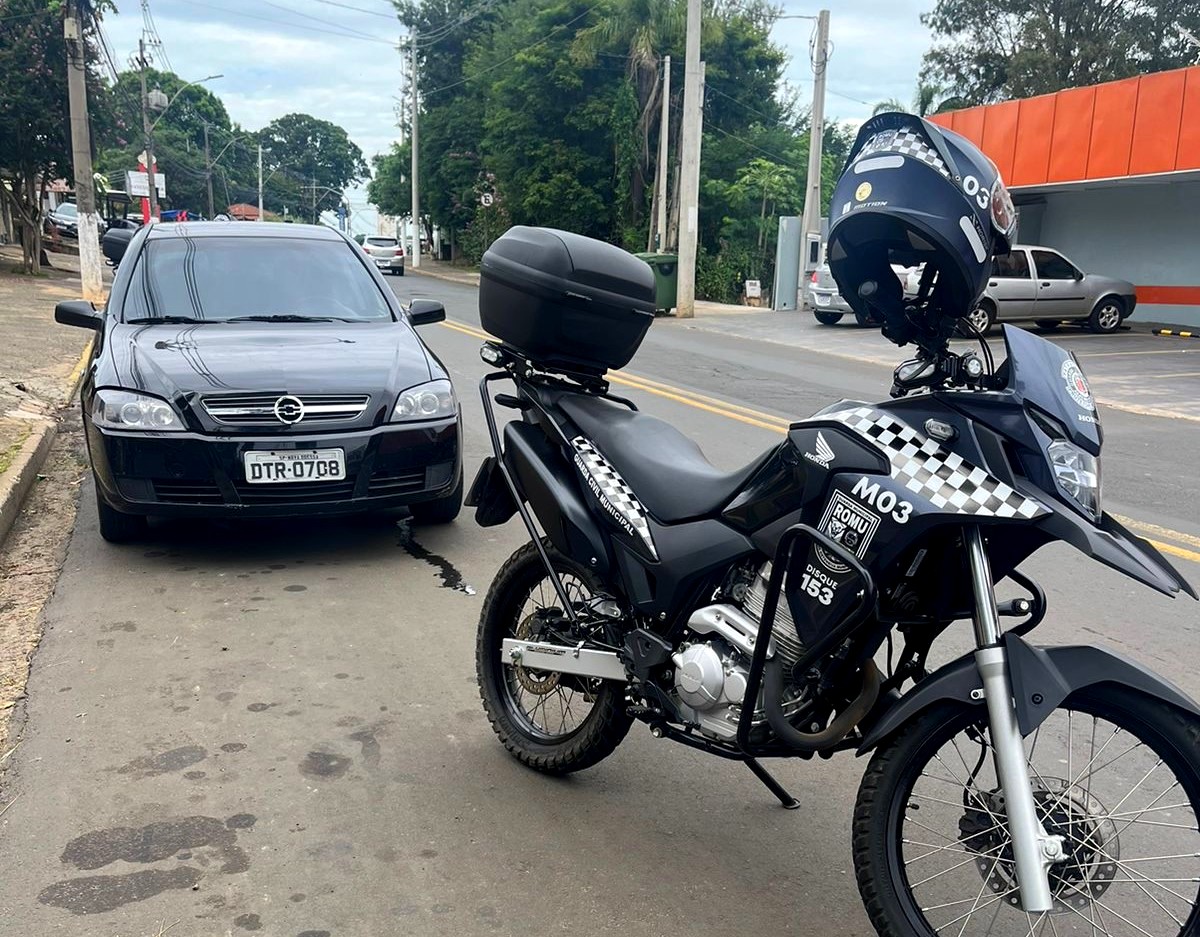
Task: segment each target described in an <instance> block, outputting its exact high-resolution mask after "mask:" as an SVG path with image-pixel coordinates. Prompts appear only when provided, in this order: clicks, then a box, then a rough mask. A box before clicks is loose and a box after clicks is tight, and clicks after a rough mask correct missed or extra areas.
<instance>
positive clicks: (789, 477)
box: [467, 113, 1200, 937]
mask: <svg viewBox="0 0 1200 937" xmlns="http://www.w3.org/2000/svg"><path fill="white" fill-rule="evenodd" d="M831 215H832V217H833V222H832V224H831V227H830V236H829V248H828V250H829V260H830V267H831V270H832V273H833V276H834V277H835V279H836V280H837V283H838V286H839V289H840V290H841V293H842V295H843V296H845V297H847V298H848V300H849V301H850V302H851V304H852V305H853V306H854V308H855V311H856V312H859V313H861V314H862V315H865V316H867V317H870V318H871V319H872V320H873V321H875V322H876V323H878V324H879V325H880V327H881V329H882V332H883V334H884V335H885V336H886V337H887V338H889V339H890V340H891V341H893V342H895V343H896V344H897V345H901V346H903V345H906V344H911V345H913V346H915V348H916V354H915V356H914V357H913V358H911V359H910V360H908V361H905V362H904V363H902V364H901V365H900V366H899V367H897V368H896V370H895V375H894V385H893V387H892V391H891V398H890V399H889V400H887V401H886V402H882V403H865V402H859V401H841V402H840V403H836V404H833V405H832V406H829V407H827V408H826V409H824V410H822V411H820V412H818V413H817V414H815V415H813V416H811V417H809V418H808V419H804V420H800V421H798V422H796V423H794V424H792V426H791V428H790V430H789V432H788V434H787V437H786V439H784V440H783V441H782V442H780V443H779V444H778V445H776V446H774V447H773V448H771V449H769V450H768V451H766V452H763V453H760V454H758V455H756V456H755V457H754V458H753V459H751V460H750V461H749V462H748V463H747V464H746V465H745V466H743V467H742V468H740V469H738V470H736V471H733V472H721V471H718V470H717V469H716V468H714V467H713V466H712V465H710V464H709V463H708V462H707V461H706V459H705V458H704V456H703V454H702V453H701V451H700V449H699V448H698V447H697V446H696V444H695V443H694V442H692V441H691V440H690V439H688V438H687V437H685V436H684V435H682V434H681V433H680V432H679V431H678V430H676V429H674V428H673V427H672V426H670V425H668V424H667V423H664V422H662V421H661V420H658V419H656V418H654V417H652V416H649V415H647V414H644V413H642V412H640V411H639V410H638V409H637V408H636V407H635V406H634V404H633V403H632V402H631V401H629V400H625V399H622V398H621V397H619V396H617V395H616V394H614V393H613V392H612V389H611V387H610V384H609V382H608V381H607V380H606V379H605V373H606V371H607V370H608V369H613V368H619V367H622V366H624V365H625V364H626V363H627V362H628V361H629V360H630V359H631V358H632V356H633V354H634V353H635V352H636V350H637V348H638V345H639V343H640V342H641V340H642V338H643V336H644V334H645V332H646V330H647V328H648V327H649V325H650V323H651V322H652V320H653V316H654V283H653V279H652V276H651V274H650V271H649V268H648V267H646V266H645V265H644V264H643V263H641V261H639V260H636V259H635V258H633V257H631V256H629V255H627V254H625V253H624V252H622V251H620V250H618V249H616V248H614V247H611V246H609V245H606V244H602V243H600V242H597V241H594V240H590V239H587V238H583V237H580V236H578V235H573V234H568V233H565V232H561V231H553V230H549V229H543V228H528V227H517V228H513V229H512V230H510V231H509V232H508V233H507V234H506V235H505V236H503V237H502V238H500V239H499V240H498V241H496V242H495V244H493V246H492V247H491V249H490V250H489V251H488V253H487V254H486V255H485V257H484V260H483V265H482V284H481V289H480V314H481V318H482V322H483V325H484V327H485V328H486V329H487V330H488V331H489V332H490V333H491V334H492V335H493V336H496V338H497V340H496V341H492V342H489V343H487V344H485V345H484V347H483V348H482V350H481V354H482V356H483V358H484V360H485V361H486V362H488V363H490V364H491V365H494V366H495V370H494V371H493V372H492V373H490V374H488V375H487V376H486V377H485V378H484V379H483V381H482V383H481V393H482V395H483V399H484V412H485V415H486V417H487V423H488V429H489V432H490V435H491V441H492V446H493V450H494V454H493V455H492V456H491V457H489V458H488V459H486V460H485V462H484V464H483V465H482V467H481V468H480V471H479V474H478V476H477V478H476V479H475V483H474V485H473V487H472V490H471V492H470V495H469V497H468V499H467V503H468V504H470V505H473V506H475V508H476V519H477V521H478V523H479V524H481V525H483V526H492V525H497V524H502V523H505V522H506V521H508V520H509V519H510V518H512V517H514V516H516V515H519V516H520V519H521V521H522V522H523V523H524V525H525V527H526V528H527V529H528V531H529V534H530V538H531V539H530V542H529V543H528V544H526V545H525V546H523V547H522V548H520V549H519V550H517V551H516V553H514V554H513V555H512V557H511V558H510V559H509V560H508V561H507V562H506V563H505V564H504V565H503V567H502V568H501V569H500V570H499V572H498V573H497V575H496V578H495V580H494V581H493V583H492V585H491V587H490V590H489V592H488V594H487V598H486V601H485V602H484V606H483V612H482V616H481V620H480V624H479V631H478V639H477V657H476V665H477V671H478V680H479V687H480V693H481V696H482V699H483V705H484V708H485V710H486V712H487V715H488V718H489V719H490V721H491V723H492V726H493V728H494V729H495V731H496V734H497V735H498V736H499V738H500V741H501V742H502V743H503V744H504V746H505V747H506V748H507V749H508V751H509V752H510V753H511V754H512V755H513V756H515V757H516V758H517V759H519V760H520V761H521V762H522V763H524V764H526V765H528V766H529V767H531V768H534V769H536V770H538V771H542V772H545V773H549V774H561V773H566V772H573V771H578V770H581V769H583V768H587V767H589V766H591V765H594V764H596V763H597V762H598V761H600V760H601V759H602V758H604V757H605V756H607V755H608V754H609V753H611V752H612V751H613V750H614V748H615V747H616V746H617V745H618V744H619V743H620V742H621V740H622V738H623V737H624V736H625V734H626V732H627V731H628V730H629V728H630V726H631V725H632V723H633V722H635V721H640V722H644V723H646V724H648V725H649V727H650V730H651V731H652V733H653V734H654V735H655V736H659V737H666V738H670V739H674V740H675V741H677V742H680V743H682V744H684V745H688V746H691V747H693V748H696V749H700V750H702V751H705V752H708V753H710V754H712V755H716V756H718V757H721V758H726V759H731V760H734V761H740V762H743V763H744V764H745V765H746V766H747V767H748V768H749V769H750V770H751V771H752V772H754V774H755V775H756V776H757V777H758V778H759V780H761V781H762V783H763V784H764V785H766V787H767V788H768V789H769V790H770V791H771V792H772V793H773V794H774V795H775V796H776V797H777V798H778V799H779V801H780V802H781V803H782V804H783V806H785V807H789V808H793V807H797V806H799V805H798V804H797V803H796V801H795V800H794V799H793V798H792V797H791V796H790V795H789V794H788V793H787V791H786V790H785V789H784V788H783V787H782V786H781V785H780V784H779V783H778V782H777V781H776V780H775V778H774V777H773V776H772V775H771V774H770V773H769V772H768V771H767V770H766V769H765V768H764V767H763V766H762V764H761V763H760V762H761V759H765V758H788V757H800V758H811V757H812V756H814V755H820V756H822V757H830V756H832V755H834V754H835V753H837V752H842V751H850V752H855V753H856V754H858V755H860V756H866V755H870V761H869V763H868V765H867V768H866V772H865V774H864V776H863V779H862V783H861V787H860V789H859V794H858V801H857V806H856V809H855V811H854V820H853V856H854V863H855V868H856V874H857V879H858V885H859V889H860V892H861V895H862V898H863V901H864V904H865V907H866V910H867V913H868V915H869V917H870V920H871V922H872V924H873V925H874V927H875V929H876V930H877V931H878V933H879V934H881V935H885V937H911V935H920V937H931V935H938V937H941V935H954V937H972V935H983V934H988V935H1013V937H1028V935H1033V937H1041V935H1043V934H1047V935H1052V937H1066V935H1068V934H1070V935H1087V937H1097V935H1113V937H1115V935H1122V937H1124V935H1142V937H1174V935H1180V937H1195V935H1197V934H1200V912H1197V905H1198V901H1197V897H1198V892H1200V833H1198V831H1197V816H1198V815H1200V709H1198V708H1197V704H1196V703H1195V702H1194V701H1193V700H1192V699H1191V698H1189V697H1188V696H1187V695H1186V694H1185V693H1184V692H1183V691H1181V690H1180V689H1178V688H1176V687H1174V686H1172V685H1171V684H1169V683H1168V682H1167V681H1165V680H1164V679H1162V678H1161V677H1159V676H1157V675H1156V674H1154V673H1152V672H1150V671H1149V670H1147V669H1146V668H1144V667H1143V666H1141V665H1140V664H1138V663H1135V662H1134V661H1132V660H1129V659H1126V658H1124V657H1122V656H1119V655H1118V654H1116V653H1113V652H1111V651H1108V650H1106V649H1104V648H1101V647H1096V646H1094V645H1086V644H1084V645H1078V646H1068V647H1042V646H1039V645H1037V644H1035V643H1033V642H1032V641H1031V640H1030V633H1031V632H1032V631H1033V629H1034V628H1035V627H1036V626H1037V625H1038V624H1039V623H1040V622H1041V621H1042V620H1043V618H1044V616H1045V615H1046V613H1047V599H1046V593H1045V592H1044V590H1043V589H1042V588H1041V586H1039V585H1038V583H1037V582H1036V581H1035V580H1034V579H1033V578H1032V577H1031V576H1030V575H1029V574H1028V572H1026V571H1024V570H1023V569H1022V564H1024V563H1025V561H1026V560H1027V559H1029V558H1030V557H1031V556H1032V555H1033V554H1034V553H1035V552H1036V551H1037V550H1038V549H1039V548H1040V547H1042V546H1044V545H1046V544H1047V543H1050V542H1053V541H1063V542H1065V543H1067V544H1070V545H1071V546H1072V547H1074V548H1076V549H1077V550H1079V551H1081V552H1082V553H1084V554H1086V555H1088V556H1090V557H1093V558H1094V559H1096V560H1098V561H1099V562H1101V563H1104V564H1105V565H1107V566H1109V567H1111V568H1113V569H1116V570H1119V571H1120V572H1122V573H1124V574H1126V575H1128V576H1130V577H1131V578H1133V579H1135V580H1137V581H1139V582H1140V583H1143V584H1144V585H1147V586H1149V587H1150V588H1152V589H1156V590H1158V591H1159V592H1162V593H1165V594H1167V595H1174V594H1176V593H1178V592H1180V591H1183V592H1186V593H1187V594H1188V595H1190V596H1192V597H1193V598H1195V597H1196V593H1195V592H1194V590H1193V589H1192V588H1191V586H1189V585H1188V583H1187V582H1185V581H1184V579H1183V578H1182V577H1181V576H1180V575H1179V574H1178V573H1177V572H1176V571H1175V570H1174V569H1173V568H1172V567H1171V566H1170V564H1169V563H1168V562H1167V561H1166V560H1165V559H1164V558H1163V557H1162V556H1161V555H1160V554H1159V553H1158V552H1157V551H1156V550H1155V549H1154V548H1153V547H1152V546H1151V545H1150V544H1148V543H1147V542H1146V541H1144V540H1141V539H1139V538H1137V537H1136V536H1134V535H1133V534H1131V533H1130V532H1129V531H1128V530H1126V529H1125V528H1123V527H1122V526H1121V525H1120V524H1119V523H1118V522H1117V521H1116V520H1114V519H1113V518H1112V517H1111V516H1109V515H1107V514H1105V513H1103V510H1102V506H1101V503H1100V464H1099V456H1100V448H1101V442H1102V432H1101V426H1100V418H1099V416H1098V414H1097V410H1096V405H1095V402H1094V400H1093V398H1092V394H1091V391H1090V389H1089V387H1088V383H1087V379H1086V378H1085V376H1084V374H1083V371H1082V369H1081V368H1080V366H1079V364H1078V362H1077V361H1076V360H1075V358H1074V357H1073V355H1071V354H1070V353H1069V352H1067V351H1065V350H1063V349H1061V348H1059V347H1057V346H1056V345H1054V344H1051V343H1049V342H1047V341H1044V340H1043V339H1041V338H1038V337H1036V336H1034V335H1032V334H1030V333H1028V332H1025V331H1022V330H1020V329H1016V328H1013V327H1011V326H1006V327H1005V329H1004V343H1005V346H1006V351H1007V355H1006V357H1005V359H1004V360H1003V361H1002V362H1001V363H1000V364H998V365H997V364H996V362H995V361H994V360H993V357H992V354H991V352H990V350H989V348H988V345H987V343H986V342H984V341H982V337H981V336H976V337H978V338H980V346H981V348H980V351H979V352H978V353H976V352H974V351H965V352H963V351H953V350H951V347H950V339H951V337H952V336H955V335H962V334H964V332H965V331H967V330H969V329H970V326H969V325H968V324H966V323H965V318H964V317H965V316H966V314H967V313H968V312H969V310H970V309H971V308H972V307H973V304H974V302H975V301H976V300H977V299H978V297H979V295H980V293H981V292H982V289H983V286H984V283H985V281H986V280H987V277H988V274H989V271H990V268H991V261H992V256H993V254H996V253H1003V252H1005V251H1007V250H1008V249H1009V245H1010V243H1011V239H1012V237H1013V234H1014V229H1015V212H1014V209H1013V204H1012V201H1011V199H1010V197H1009V194H1008V192H1007V190H1006V189H1005V186H1004V183H1003V181H1002V180H1001V178H1000V176H999V174H998V172H997V170H996V168H995V166H994V165H993V164H992V163H991V162H990V161H989V160H988V159H987V158H986V157H985V156H984V155H983V154H982V153H980V152H979V150H977V149H976V148H975V147H974V146H973V145H972V144H971V143H970V142H968V141H967V140H965V139H964V138H962V137H960V136H958V135H956V134H954V133H952V132H949V131H947V130H943V129H940V128H938V127H937V126H935V125H933V124H931V123H929V122H928V121H925V120H923V119H921V118H919V117H915V116H912V115H907V114H898V113H891V114H883V115H879V116H877V117H875V118H873V119H871V120H870V121H868V122H867V123H866V124H865V125H864V126H863V128H862V130H861V132H860V133H859V135H858V138H857V140H856V142H855V145H854V147H853V149H852V151H851V156H850V158H849V160H848V162H847V166H846V168H845V170H844V172H843V175H842V177H841V179H840V181H839V182H838V184H837V186H836V188H835V191H834V194H833V200H832V208H831ZM889 263H899V264H902V265H904V266H916V265H921V264H923V265H924V267H923V272H922V275H921V282H920V289H919V291H918V293H917V295H916V296H915V297H910V298H906V297H905V296H904V294H903V292H902V290H901V288H900V285H899V282H898V281H897V279H896V277H895V276H894V275H893V274H892V273H891V270H890V267H889ZM960 347H961V346H960ZM497 407H499V408H503V409H507V410H510V411H512V412H513V414H514V417H515V418H514V419H512V420H510V421H509V422H507V424H506V425H504V426H503V427H501V426H500V425H499V424H498V421H497V411H496V408H497ZM1002 581H1007V584H1006V585H1005V590H1006V591H1007V592H1010V593H1011V592H1014V591H1015V592H1017V593H1018V597H1016V598H1009V599H1005V600H999V599H998V597H997V591H996V584H997V583H1000V582H1002ZM1005 620H1008V621H1009V623H1010V626H1009V627H1007V628H1005V627H1003V626H1002V621H1005ZM959 621H969V622H970V623H971V627H972V628H973V637H974V650H973V651H972V652H970V653H967V654H965V655H964V656H961V657H959V658H957V659H954V660H952V662H950V663H949V664H946V665H945V666H941V667H939V668H937V669H933V670H932V672H931V669H930V667H927V663H928V662H929V656H930V652H931V649H932V647H933V645H934V643H935V641H937V640H938V639H939V638H940V637H942V636H943V635H944V634H947V633H948V632H950V629H951V626H952V625H953V624H954V623H955V622H959Z"/></svg>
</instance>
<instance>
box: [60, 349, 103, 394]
mask: <svg viewBox="0 0 1200 937" xmlns="http://www.w3.org/2000/svg"><path fill="white" fill-rule="evenodd" d="M95 341H96V340H95V339H94V338H89V339H88V342H87V344H86V345H84V346H83V351H81V352H80V353H79V360H78V361H76V362H75V367H73V368H71V373H70V374H68V375H67V393H66V395H65V396H64V397H63V401H62V405H63V406H64V407H65V406H67V405H68V404H70V403H71V401H72V400H74V399H75V395H76V394H77V393H79V386H80V385H81V384H82V383H83V374H84V371H85V370H86V369H87V363H88V358H90V357H91V354H92V345H93V344H95Z"/></svg>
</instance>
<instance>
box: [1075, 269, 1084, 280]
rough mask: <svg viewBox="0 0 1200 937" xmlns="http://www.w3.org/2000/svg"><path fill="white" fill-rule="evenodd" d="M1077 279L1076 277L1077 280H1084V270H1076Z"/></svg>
mask: <svg viewBox="0 0 1200 937" xmlns="http://www.w3.org/2000/svg"><path fill="white" fill-rule="evenodd" d="M1075 279H1076V280H1082V279H1083V271H1082V270H1076V271H1075Z"/></svg>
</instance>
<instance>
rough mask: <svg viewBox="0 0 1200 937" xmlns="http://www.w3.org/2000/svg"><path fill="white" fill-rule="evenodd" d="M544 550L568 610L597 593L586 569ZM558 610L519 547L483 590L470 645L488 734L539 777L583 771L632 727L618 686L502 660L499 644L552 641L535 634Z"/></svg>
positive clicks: (539, 571) (528, 547)
mask: <svg viewBox="0 0 1200 937" xmlns="http://www.w3.org/2000/svg"><path fill="white" fill-rule="evenodd" d="M544 545H545V547H546V551H547V553H548V554H549V556H550V561H551V563H552V564H553V565H554V569H555V571H556V572H557V573H558V575H559V577H560V579H561V580H562V583H563V586H564V588H565V590H566V592H567V596H568V598H570V600H571V602H572V603H573V604H582V603H584V602H585V601H586V600H587V599H588V598H590V597H591V596H592V595H594V594H596V593H597V592H600V591H603V590H602V588H601V584H600V582H599V581H598V580H597V578H596V577H595V575H594V574H593V573H592V572H591V571H590V570H588V569H586V568H585V567H583V566H581V565H580V564H578V563H576V562H574V561H573V560H571V559H569V558H567V557H565V556H563V555H562V554H561V553H559V552H558V551H557V550H555V549H554V547H553V546H552V545H551V544H550V543H549V542H548V541H546V542H545V544H544ZM559 604H560V603H559V600H558V598H557V595H556V593H555V591H554V586H553V584H552V581H551V579H550V576H549V574H548V573H547V571H546V567H545V565H544V564H543V563H542V558H541V556H540V555H539V554H538V551H537V548H536V547H535V546H534V544H532V543H527V544H525V546H523V547H521V548H520V549H519V550H517V552H516V553H514V554H513V555H512V556H511V557H509V559H508V561H507V562H506V563H505V564H504V565H503V566H502V567H501V568H500V571H499V572H498V573H497V574H496V578H495V580H494V581H493V582H492V585H491V588H490V589H488V594H487V598H486V599H484V602H483V611H482V613H481V615H480V618H479V633H478V637H477V640H476V644H475V669H476V673H477V675H478V678H479V695H480V697H482V699H483V708H484V710H485V711H486V712H487V716H488V720H489V721H490V722H491V724H492V728H493V729H494V730H495V732H496V735H498V736H499V737H500V741H501V742H502V743H503V744H504V747H505V748H506V749H508V751H509V752H510V753H511V754H512V755H513V757H515V758H516V759H517V760H518V761H520V762H521V763H522V764H525V765H528V766H529V767H530V768H533V769H535V770H537V771H542V772H544V773H546V774H567V773H569V772H572V771H580V770H582V769H584V768H589V767H591V766H592V765H594V764H596V762H598V761H600V760H601V759H602V758H606V757H607V756H608V755H610V754H611V753H612V752H613V750H614V749H615V748H616V747H617V746H618V745H619V744H620V743H621V740H622V739H624V738H625V734H626V733H627V732H628V731H629V727H630V725H631V724H632V722H633V719H632V718H631V717H630V716H629V715H627V713H626V711H625V687H624V685H623V684H620V683H614V682H613V681H611V680H593V679H590V678H587V677H574V676H570V675H567V674H560V673H549V672H547V671H544V670H527V669H526V668H524V667H521V666H519V665H513V664H510V663H506V662H504V660H503V659H502V654H501V651H502V648H503V644H504V639H505V638H516V639H518V640H550V641H552V642H554V643H559V642H558V641H557V640H556V639H555V637H554V636H553V635H550V634H546V633H543V631H544V629H545V628H546V625H545V620H546V617H547V616H549V618H550V620H557V619H560V615H559V614H557V613H556V610H558V606H559Z"/></svg>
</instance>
